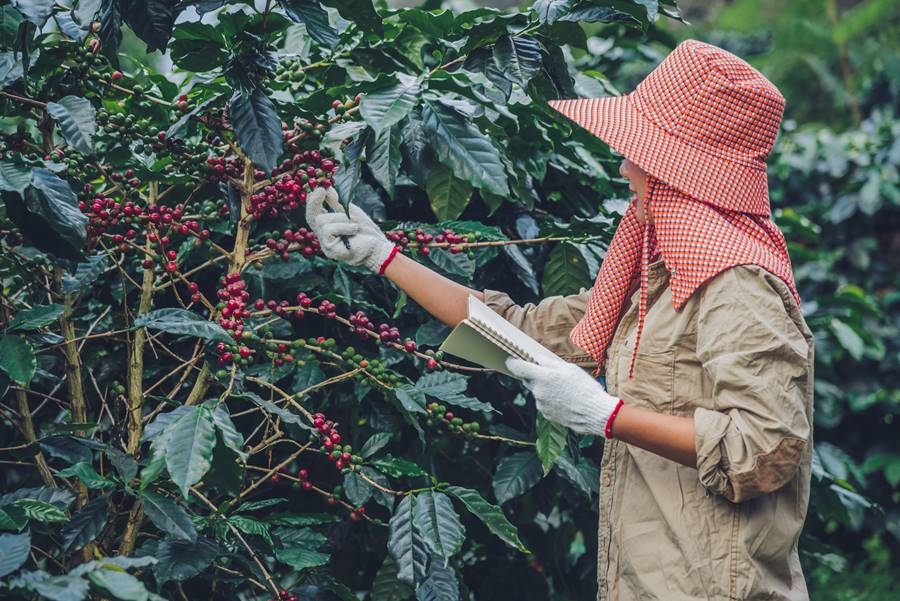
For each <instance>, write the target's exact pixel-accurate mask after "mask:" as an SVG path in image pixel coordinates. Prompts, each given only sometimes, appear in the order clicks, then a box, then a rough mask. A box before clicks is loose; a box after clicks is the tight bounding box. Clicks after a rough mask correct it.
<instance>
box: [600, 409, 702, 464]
mask: <svg viewBox="0 0 900 601" xmlns="http://www.w3.org/2000/svg"><path fill="white" fill-rule="evenodd" d="M610 437H611V438H616V439H619V440H621V441H623V442H627V443H628V444H633V445H634V446H636V447H640V448H642V449H644V450H645V451H650V452H651V453H656V454H657V455H660V456H662V457H665V458H666V459H671V460H672V461H677V462H678V463H680V464H682V465H686V466H688V467H697V450H696V448H695V446H694V418H692V417H681V416H678V415H668V414H666V413H657V412H656V411H651V410H650V409H644V408H642V407H635V406H633V405H622V408H621V409H619V413H618V414H617V415H616V419H614V420H613V423H612V426H610Z"/></svg>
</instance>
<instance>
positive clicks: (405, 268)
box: [384, 253, 484, 328]
mask: <svg viewBox="0 0 900 601" xmlns="http://www.w3.org/2000/svg"><path fill="white" fill-rule="evenodd" d="M384 275H386V276H387V277H388V279H390V280H391V281H392V282H394V283H395V284H397V285H398V286H399V287H400V288H402V289H403V290H404V291H405V292H406V293H407V294H408V295H409V296H410V297H412V299H413V300H414V301H416V302H417V303H419V304H420V305H421V306H422V307H423V308H424V309H425V310H426V311H428V312H429V313H431V314H432V315H434V316H435V317H436V318H438V319H439V320H441V321H442V322H444V323H445V324H447V325H448V326H450V327H451V328H452V327H456V324H458V323H459V322H460V321H462V320H463V319H465V317H466V316H467V315H468V314H469V311H468V309H467V303H466V297H468V295H470V294H472V295H474V296H475V298H477V299H478V300H480V301H482V302H483V301H484V294H482V292H481V291H480V290H473V289H471V288H467V287H466V286H463V285H462V284H457V283H456V282H454V281H453V280H451V279H449V278H445V277H444V276H442V275H441V274H439V273H437V272H436V271H433V270H431V269H428V268H427V267H425V266H424V265H422V264H421V263H417V262H416V261H414V260H412V259H410V258H409V257H407V256H406V255H404V254H402V253H397V255H396V256H395V257H394V258H393V259H392V260H391V262H390V263H388V266H387V269H385V271H384Z"/></svg>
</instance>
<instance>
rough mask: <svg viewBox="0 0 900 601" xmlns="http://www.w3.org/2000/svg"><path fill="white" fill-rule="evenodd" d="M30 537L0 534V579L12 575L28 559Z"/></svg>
mask: <svg viewBox="0 0 900 601" xmlns="http://www.w3.org/2000/svg"><path fill="white" fill-rule="evenodd" d="M30 550H31V535H30V534H29V533H27V532H26V533H25V534H0V578H3V577H4V576H6V575H7V574H12V573H13V572H15V571H16V570H18V569H19V567H20V566H21V565H22V564H23V563H25V560H26V559H28V552H29V551H30Z"/></svg>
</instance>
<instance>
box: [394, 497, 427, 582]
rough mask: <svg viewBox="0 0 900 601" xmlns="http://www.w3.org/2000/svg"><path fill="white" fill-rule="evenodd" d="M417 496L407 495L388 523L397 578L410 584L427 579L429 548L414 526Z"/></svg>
mask: <svg viewBox="0 0 900 601" xmlns="http://www.w3.org/2000/svg"><path fill="white" fill-rule="evenodd" d="M414 511H415V496H414V495H406V496H404V497H403V499H402V500H401V501H400V503H398V504H397V509H396V510H395V511H394V515H393V516H392V517H391V521H390V523H389V524H388V541H387V548H388V552H389V553H390V554H391V557H392V558H393V560H394V562H395V563H396V564H397V578H399V579H400V580H401V581H402V582H405V583H406V584H408V585H410V586H416V584H417V583H420V582H422V581H423V580H424V579H425V563H426V561H427V560H428V549H427V548H426V547H425V541H424V540H422V536H421V535H420V534H419V533H418V531H417V530H416V529H415V528H414V527H413V513H414Z"/></svg>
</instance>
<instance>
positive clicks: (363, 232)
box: [306, 186, 394, 273]
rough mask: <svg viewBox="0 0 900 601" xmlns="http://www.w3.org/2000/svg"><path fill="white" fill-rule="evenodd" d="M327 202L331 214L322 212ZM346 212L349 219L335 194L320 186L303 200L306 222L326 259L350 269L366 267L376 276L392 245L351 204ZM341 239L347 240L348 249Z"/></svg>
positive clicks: (376, 227)
mask: <svg viewBox="0 0 900 601" xmlns="http://www.w3.org/2000/svg"><path fill="white" fill-rule="evenodd" d="M326 202H327V203H328V204H329V206H331V207H332V208H333V209H334V212H333V213H329V212H328V210H327V209H326V208H325V203H326ZM349 208H350V216H349V217H348V216H347V214H346V212H344V207H342V206H341V205H340V203H339V202H338V194H337V190H335V189H334V187H331V186H330V187H328V188H324V187H321V186H319V187H317V188H316V189H315V190H313V191H312V193H311V194H310V195H309V196H308V197H307V199H306V222H307V223H308V224H309V227H310V228H311V229H312V230H313V231H314V232H315V233H316V236H318V238H319V246H321V247H322V252H324V253H325V256H326V257H328V258H329V259H335V260H337V261H343V262H344V263H347V264H349V265H365V266H366V267H368V268H369V269H370V270H372V271H374V272H375V273H378V271H379V270H380V269H381V265H382V264H383V263H384V262H385V260H387V258H388V257H389V256H390V254H391V251H392V250H393V248H394V244H393V243H392V242H391V241H390V240H388V239H387V238H386V237H385V235H384V232H382V231H381V228H380V227H378V225H376V224H375V222H374V221H372V220H371V219H370V218H369V216H368V215H366V213H365V212H364V211H363V210H362V209H360V208H359V207H358V206H356V205H354V204H351V205H350V207H349ZM342 236H346V237H347V241H348V242H349V245H350V248H347V246H346V245H345V244H344V240H342V239H341V237H342Z"/></svg>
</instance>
